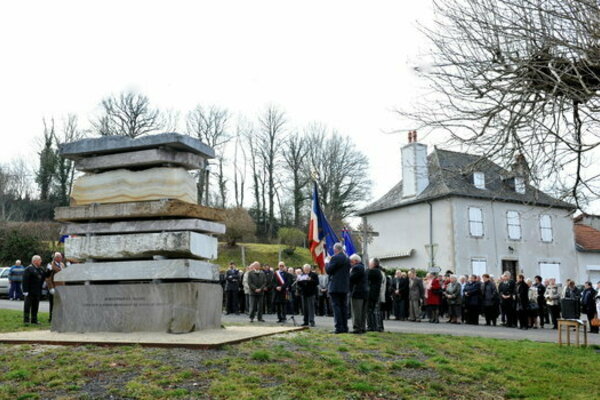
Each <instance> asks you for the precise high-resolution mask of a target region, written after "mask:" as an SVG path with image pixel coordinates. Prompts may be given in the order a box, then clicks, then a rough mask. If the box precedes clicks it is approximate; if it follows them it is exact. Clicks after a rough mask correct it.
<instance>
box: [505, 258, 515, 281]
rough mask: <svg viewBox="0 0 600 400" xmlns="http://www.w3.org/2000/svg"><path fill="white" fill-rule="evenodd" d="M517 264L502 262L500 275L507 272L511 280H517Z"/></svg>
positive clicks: (509, 261)
mask: <svg viewBox="0 0 600 400" xmlns="http://www.w3.org/2000/svg"><path fill="white" fill-rule="evenodd" d="M518 267H519V262H518V261H517V260H502V273H504V272H506V271H508V272H510V275H511V277H512V279H517V271H518Z"/></svg>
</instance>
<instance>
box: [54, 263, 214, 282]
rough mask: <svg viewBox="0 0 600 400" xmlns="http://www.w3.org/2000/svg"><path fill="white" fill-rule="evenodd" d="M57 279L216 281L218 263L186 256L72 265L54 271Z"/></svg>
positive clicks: (82, 280)
mask: <svg viewBox="0 0 600 400" xmlns="http://www.w3.org/2000/svg"><path fill="white" fill-rule="evenodd" d="M54 279H55V280H56V281H60V282H68V283H72V282H86V281H89V282H95V281H136V280H154V279H166V280H168V279H193V280H202V281H219V266H218V265H214V264H210V263H208V262H205V261H199V260H189V259H165V260H136V261H116V262H98V263H86V264H71V265H70V266H69V267H68V268H65V269H63V270H62V271H61V272H59V273H58V274H56V276H55V278H54Z"/></svg>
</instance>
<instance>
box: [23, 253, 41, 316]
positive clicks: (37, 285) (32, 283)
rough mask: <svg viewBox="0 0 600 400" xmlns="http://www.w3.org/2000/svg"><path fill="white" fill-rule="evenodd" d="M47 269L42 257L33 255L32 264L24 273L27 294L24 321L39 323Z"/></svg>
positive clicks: (24, 292)
mask: <svg viewBox="0 0 600 400" xmlns="http://www.w3.org/2000/svg"><path fill="white" fill-rule="evenodd" d="M45 279H46V271H45V270H44V268H42V257H40V256H33V258H32V259H31V265H30V266H28V267H27V268H25V272H24V273H23V295H24V296H25V305H24V316H23V322H25V324H29V323H30V322H31V323H32V324H35V325H39V321H38V309H39V306H40V299H41V297H42V287H43V286H44V280H45Z"/></svg>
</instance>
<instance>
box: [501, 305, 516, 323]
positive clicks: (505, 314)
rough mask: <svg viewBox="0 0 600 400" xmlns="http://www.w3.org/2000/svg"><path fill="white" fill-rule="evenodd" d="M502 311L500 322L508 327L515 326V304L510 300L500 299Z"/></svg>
mask: <svg viewBox="0 0 600 400" xmlns="http://www.w3.org/2000/svg"><path fill="white" fill-rule="evenodd" d="M500 305H501V309H502V322H506V325H507V326H509V327H513V326H517V318H516V313H515V303H514V302H513V300H512V299H502V302H501V303H500Z"/></svg>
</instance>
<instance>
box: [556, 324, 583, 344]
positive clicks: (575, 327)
mask: <svg viewBox="0 0 600 400" xmlns="http://www.w3.org/2000/svg"><path fill="white" fill-rule="evenodd" d="M563 326H564V327H565V331H566V333H567V346H570V345H571V329H573V331H575V344H576V345H577V346H580V343H579V328H581V327H583V345H584V346H586V347H587V328H586V322H585V321H582V320H580V319H559V320H558V344H559V345H561V346H562V345H563V341H562V328H563Z"/></svg>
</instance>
